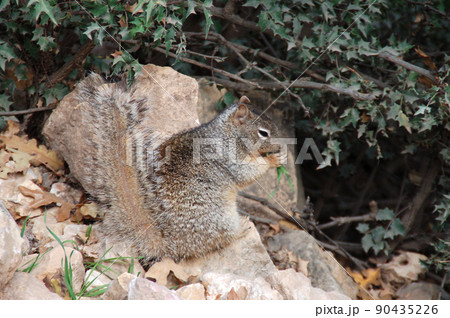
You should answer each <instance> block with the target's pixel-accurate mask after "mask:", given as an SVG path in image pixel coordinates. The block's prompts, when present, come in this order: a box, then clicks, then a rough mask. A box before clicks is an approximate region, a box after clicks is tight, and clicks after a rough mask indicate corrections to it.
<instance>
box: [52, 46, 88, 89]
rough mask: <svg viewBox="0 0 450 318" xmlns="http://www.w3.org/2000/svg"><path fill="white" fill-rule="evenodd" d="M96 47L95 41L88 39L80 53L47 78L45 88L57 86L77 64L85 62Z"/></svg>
mask: <svg viewBox="0 0 450 318" xmlns="http://www.w3.org/2000/svg"><path fill="white" fill-rule="evenodd" d="M94 47H95V43H94V41H93V40H88V41H87V42H86V43H84V45H83V46H82V47H81V48H80V50H79V51H78V53H77V54H76V55H75V56H74V57H73V58H72V59H71V60H70V61H68V62H67V63H66V64H64V65H63V66H62V67H61V68H60V69H59V70H57V71H56V72H55V73H53V74H52V75H51V76H50V77H49V78H47V82H46V83H45V88H51V87H53V86H55V84H57V83H59V82H61V81H62V80H63V79H65V78H66V77H67V76H68V75H69V74H70V73H71V72H72V71H73V70H74V69H75V68H76V67H77V66H79V65H80V64H81V63H82V62H83V60H84V59H85V58H86V56H87V55H88V54H89V53H90V52H91V51H92V49H93V48H94Z"/></svg>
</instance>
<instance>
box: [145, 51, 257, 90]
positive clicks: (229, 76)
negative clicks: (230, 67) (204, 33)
mask: <svg viewBox="0 0 450 318" xmlns="http://www.w3.org/2000/svg"><path fill="white" fill-rule="evenodd" d="M151 49H152V50H155V51H158V52H160V53H163V54H164V55H165V54H166V50H165V49H163V48H161V47H152V48H151ZM168 55H169V56H171V57H173V58H178V59H179V60H180V61H183V62H186V63H189V64H192V65H197V66H199V67H202V68H206V69H208V70H211V71H214V72H216V73H218V74H221V75H223V76H226V77H228V78H232V79H234V80H236V81H238V82H242V83H245V84H247V85H250V86H252V87H253V88H255V87H256V88H260V87H259V85H258V84H257V83H256V82H252V81H247V80H245V79H243V78H241V77H239V76H237V75H234V74H232V73H229V72H227V71H224V70H221V69H219V68H215V67H212V66H209V65H207V64H204V63H202V62H199V61H196V60H192V59H189V58H186V57H182V56H177V55H176V54H175V53H172V52H169V53H168Z"/></svg>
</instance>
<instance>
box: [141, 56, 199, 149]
mask: <svg viewBox="0 0 450 318" xmlns="http://www.w3.org/2000/svg"><path fill="white" fill-rule="evenodd" d="M134 96H136V97H143V98H145V99H151V111H150V115H149V116H148V120H144V121H142V122H141V123H139V125H140V126H141V127H143V128H142V129H146V128H151V130H153V131H157V132H158V133H159V134H160V141H162V140H164V139H166V138H168V137H170V136H172V135H174V134H177V133H179V132H181V131H183V130H187V129H191V128H194V127H196V126H199V125H200V121H199V120H198V114H197V100H198V84H197V81H196V80H195V79H194V78H192V77H189V76H186V75H183V74H181V73H179V72H177V71H175V70H174V69H173V68H171V67H167V66H166V67H161V66H156V65H153V64H147V65H145V66H144V67H142V70H141V72H140V74H139V75H138V76H137V78H136V92H135V94H134Z"/></svg>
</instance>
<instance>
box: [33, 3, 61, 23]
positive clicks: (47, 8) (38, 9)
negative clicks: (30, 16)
mask: <svg viewBox="0 0 450 318" xmlns="http://www.w3.org/2000/svg"><path fill="white" fill-rule="evenodd" d="M33 4H34V10H35V12H34V13H35V16H34V18H35V19H36V21H37V20H38V19H39V17H40V16H41V14H42V12H44V13H45V14H46V15H47V16H48V17H49V18H50V20H52V22H53V24H55V25H58V21H56V19H55V16H54V15H53V9H54V7H52V6H51V5H50V4H49V2H48V1H46V0H30V1H29V2H28V5H27V7H30V6H31V5H33Z"/></svg>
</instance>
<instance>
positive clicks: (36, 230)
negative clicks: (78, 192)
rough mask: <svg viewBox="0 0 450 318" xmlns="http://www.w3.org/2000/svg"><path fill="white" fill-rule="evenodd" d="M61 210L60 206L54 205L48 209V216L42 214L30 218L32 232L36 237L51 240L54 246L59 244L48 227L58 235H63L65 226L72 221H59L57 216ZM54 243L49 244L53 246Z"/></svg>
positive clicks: (40, 239) (41, 239)
mask: <svg viewBox="0 0 450 318" xmlns="http://www.w3.org/2000/svg"><path fill="white" fill-rule="evenodd" d="M58 212H59V207H52V208H49V209H47V210H46V214H47V216H45V215H44V214H43V215H40V216H38V217H36V218H33V219H31V220H30V224H32V226H33V227H32V229H31V233H32V234H33V235H34V237H35V238H36V239H37V240H39V241H50V242H52V244H53V246H55V245H57V244H58V243H57V241H56V240H55V238H54V237H53V235H52V234H51V233H50V231H49V230H48V229H47V226H48V228H49V229H50V230H51V231H52V232H53V233H54V234H55V235H56V236H58V237H61V236H62V235H63V233H64V227H65V226H66V225H68V224H70V221H68V220H67V221H64V222H58V221H57V220H56V217H57V215H58ZM52 244H50V245H48V246H51V245H52Z"/></svg>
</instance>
